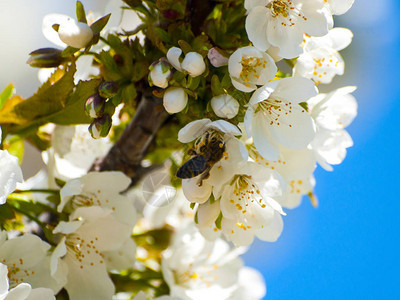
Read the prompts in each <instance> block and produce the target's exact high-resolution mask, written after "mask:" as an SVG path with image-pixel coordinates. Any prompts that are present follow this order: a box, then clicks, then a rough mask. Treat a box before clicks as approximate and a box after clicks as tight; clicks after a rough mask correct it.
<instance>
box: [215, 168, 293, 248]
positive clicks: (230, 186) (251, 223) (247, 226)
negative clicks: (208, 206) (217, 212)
mask: <svg viewBox="0 0 400 300" xmlns="http://www.w3.org/2000/svg"><path fill="white" fill-rule="evenodd" d="M284 189H285V183H284V182H283V180H282V178H281V177H280V176H279V174H278V173H276V172H274V171H273V170H271V169H268V168H265V167H263V166H260V165H258V164H256V163H253V162H248V163H247V164H246V165H243V166H242V168H241V169H240V170H238V171H237V173H236V174H234V175H233V177H232V180H230V181H228V183H227V184H226V185H225V186H224V188H223V190H222V193H221V200H220V201H221V203H220V205H221V212H222V215H223V218H222V225H221V227H222V231H223V233H224V234H225V236H226V237H227V238H228V239H229V240H231V241H232V242H233V243H234V244H235V245H239V246H245V245H248V244H250V243H251V242H252V241H253V238H254V236H257V237H258V238H259V239H261V240H264V241H275V240H276V239H277V238H278V237H279V235H280V233H281V232H282V227H283V224H282V219H281V216H280V214H285V213H284V212H283V210H282V207H281V206H280V204H279V203H278V201H279V200H278V199H279V198H281V197H283V196H284V194H283V191H284Z"/></svg>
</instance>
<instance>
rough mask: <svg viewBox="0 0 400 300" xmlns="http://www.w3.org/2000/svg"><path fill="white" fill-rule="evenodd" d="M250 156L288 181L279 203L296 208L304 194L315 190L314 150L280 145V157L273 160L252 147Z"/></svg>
mask: <svg viewBox="0 0 400 300" xmlns="http://www.w3.org/2000/svg"><path fill="white" fill-rule="evenodd" d="M249 153H250V157H252V158H253V159H254V160H255V161H256V162H257V163H259V164H261V165H264V166H265V167H267V168H270V169H272V170H275V171H277V172H278V173H279V174H280V175H281V176H282V178H283V179H284V181H285V183H286V192H285V197H282V198H280V200H279V203H280V204H281V205H282V206H284V207H287V208H294V207H296V206H298V205H299V204H300V202H301V198H302V196H303V195H305V194H308V193H309V192H311V191H312V190H313V187H314V185H315V179H314V177H313V175H312V174H313V172H314V170H315V168H316V155H315V153H314V151H313V150H311V149H308V148H304V149H301V150H293V149H288V148H285V147H283V146H280V149H279V159H278V160H277V161H271V160H266V159H264V158H263V157H262V156H261V155H260V154H259V153H258V152H257V150H256V149H255V148H254V147H251V148H250V151H249Z"/></svg>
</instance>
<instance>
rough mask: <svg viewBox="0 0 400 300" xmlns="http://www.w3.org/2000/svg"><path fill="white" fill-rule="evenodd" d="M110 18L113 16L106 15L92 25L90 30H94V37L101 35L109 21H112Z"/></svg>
mask: <svg viewBox="0 0 400 300" xmlns="http://www.w3.org/2000/svg"><path fill="white" fill-rule="evenodd" d="M110 17H111V14H108V15H105V16H104V17H101V18H100V19H98V20H97V21H96V22H94V23H93V24H92V25H90V29H92V31H93V34H94V35H96V34H100V32H101V31H102V30H103V29H104V27H106V25H107V23H108V20H110Z"/></svg>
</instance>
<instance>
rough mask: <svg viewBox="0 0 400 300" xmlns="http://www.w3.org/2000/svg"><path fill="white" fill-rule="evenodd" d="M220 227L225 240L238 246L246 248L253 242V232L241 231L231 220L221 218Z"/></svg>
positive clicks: (248, 230)
mask: <svg viewBox="0 0 400 300" xmlns="http://www.w3.org/2000/svg"><path fill="white" fill-rule="evenodd" d="M221 227H222V231H223V233H224V235H225V236H226V238H227V239H228V240H230V241H232V242H233V244H234V245H235V246H236V247H238V246H248V245H250V244H251V243H252V242H253V240H254V231H253V230H251V229H243V228H242V227H240V226H238V225H237V223H236V222H235V221H233V220H230V219H227V218H222V222H221Z"/></svg>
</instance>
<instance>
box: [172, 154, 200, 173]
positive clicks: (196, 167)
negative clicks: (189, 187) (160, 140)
mask: <svg viewBox="0 0 400 300" xmlns="http://www.w3.org/2000/svg"><path fill="white" fill-rule="evenodd" d="M206 169H207V159H206V158H205V157H204V156H202V155H198V156H195V157H193V158H191V159H189V160H188V161H187V162H185V163H184V164H183V165H182V166H181V167H180V168H179V170H178V172H176V176H177V177H179V178H182V179H186V178H192V177H196V176H197V175H200V174H201V173H203V172H204V171H205V170H206Z"/></svg>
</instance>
